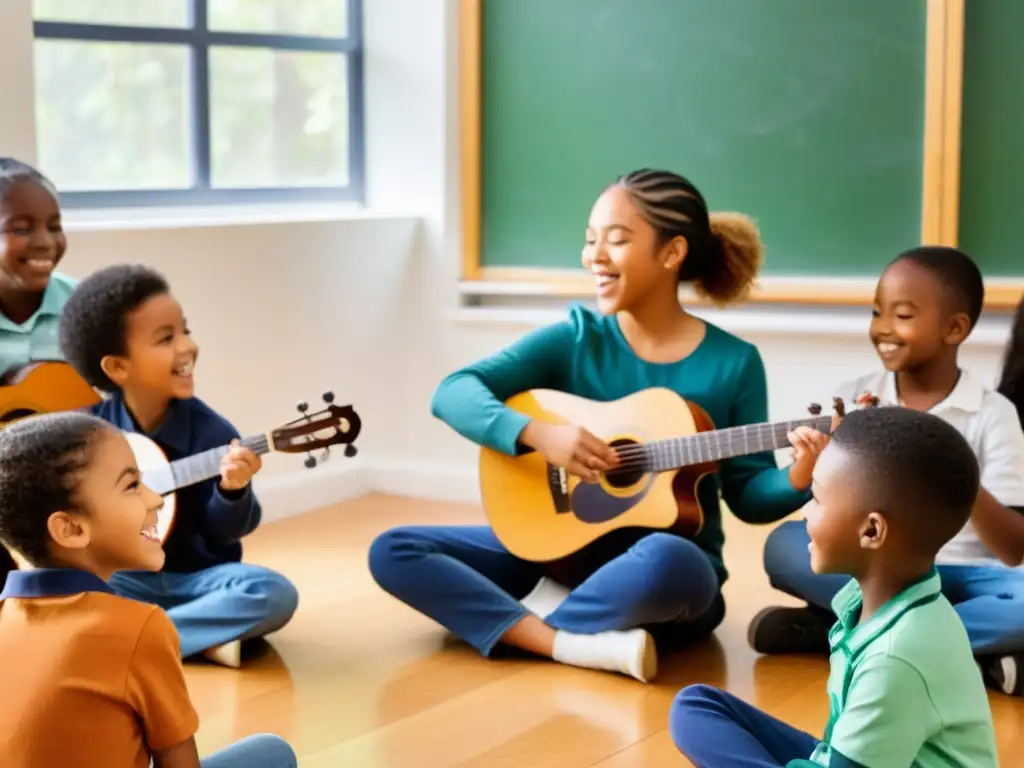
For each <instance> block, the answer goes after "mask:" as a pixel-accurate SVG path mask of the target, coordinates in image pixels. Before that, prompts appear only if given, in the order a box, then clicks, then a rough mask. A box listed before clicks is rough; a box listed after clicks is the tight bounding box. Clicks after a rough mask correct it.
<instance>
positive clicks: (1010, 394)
mask: <svg viewBox="0 0 1024 768" xmlns="http://www.w3.org/2000/svg"><path fill="white" fill-rule="evenodd" d="M997 390H998V392H999V393H1000V394H1001V395H1005V396H1006V397H1007V398H1009V400H1010V402H1011V403H1013V405H1014V407H1015V408H1016V409H1017V417H1018V418H1019V419H1020V423H1021V424H1022V425H1024V296H1021V299H1020V303H1019V304H1018V305H1017V314H1015V315H1014V316H1013V326H1012V327H1011V328H1010V340H1009V342H1007V344H1006V355H1005V356H1004V357H1003V372H1002V375H1001V376H1000V377H999V386H998V387H997Z"/></svg>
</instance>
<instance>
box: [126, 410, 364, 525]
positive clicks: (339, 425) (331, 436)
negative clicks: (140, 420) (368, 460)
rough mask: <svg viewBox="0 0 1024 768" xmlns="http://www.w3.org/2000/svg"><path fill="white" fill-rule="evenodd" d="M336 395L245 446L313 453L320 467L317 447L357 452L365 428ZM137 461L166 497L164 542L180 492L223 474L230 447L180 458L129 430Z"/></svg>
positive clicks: (160, 521)
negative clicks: (337, 402) (222, 464)
mask: <svg viewBox="0 0 1024 768" xmlns="http://www.w3.org/2000/svg"><path fill="white" fill-rule="evenodd" d="M333 400H334V395H332V394H331V393H330V392H328V393H327V394H325V395H324V402H325V403H326V404H327V407H326V408H324V409H323V410H321V411H318V412H316V413H311V414H308V415H304V416H303V417H302V418H300V419H296V420H295V421H291V422H289V423H287V424H284V425H283V426H280V427H278V428H277V429H273V430H271V431H270V432H267V433H265V434H262V435H252V436H250V437H245V438H242V440H241V443H242V445H244V446H246V447H247V448H249V449H250V450H252V452H253V453H255V454H256V455H257V456H261V455H263V454H265V453H269V452H271V451H280V452H281V453H309V454H310V456H309V457H308V458H307V459H306V466H307V467H310V468H312V467H314V466H316V458H315V457H313V455H312V451H317V450H320V449H325V450H327V449H329V448H330V446H332V445H344V446H345V455H346V456H355V454H356V448H355V445H354V443H355V440H356V438H357V437H359V433H360V431H361V430H362V420H361V419H360V418H359V414H357V413H356V411H355V409H354V408H353V407H352V406H351V405H334V404H333ZM307 410H308V408H307V406H306V404H305V403H300V404H299V412H300V413H303V414H306V411H307ZM125 437H126V438H127V439H128V443H129V445H131V447H132V452H133V453H134V454H135V461H136V463H137V464H138V466H139V470H140V471H141V472H142V482H143V483H145V484H146V485H147V486H149V487H150V488H152V489H153V490H154V491H156V492H157V493H159V494H160V495H161V496H163V497H164V506H163V509H161V510H160V512H159V513H158V515H157V524H156V530H157V535H158V536H159V537H160V541H161V542H164V541H167V537H168V536H169V535H170V533H171V529H172V528H173V526H174V515H175V511H176V509H175V507H176V505H175V502H176V496H175V491H179V490H181V489H182V488H187V487H188V486H190V485H195V484H196V483H201V482H203V481H204V480H209V479H210V478H212V477H217V476H218V475H219V474H220V461H221V459H222V458H223V457H224V455H225V454H227V452H228V451H229V450H230V446H228V445H222V446H219V447H217V448H211V449H210V450H208V451H203V452H202V453H197V454H195V455H194V456H187V457H185V458H184V459H178V460H177V461H168V459H167V455H166V454H165V453H164V452H163V450H162V449H161V448H160V446H158V445H157V444H156V443H155V442H153V440H151V439H150V438H148V437H146V436H145V435H143V434H140V433H138V432H126V433H125Z"/></svg>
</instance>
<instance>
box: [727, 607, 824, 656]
mask: <svg viewBox="0 0 1024 768" xmlns="http://www.w3.org/2000/svg"><path fill="white" fill-rule="evenodd" d="M835 621H836V620H835V617H834V616H833V615H832V614H831V613H828V612H826V611H823V610H821V609H819V608H812V607H807V608H777V607H775V608H765V609H764V610H762V611H761V612H760V613H758V614H757V615H756V616H755V617H754V618H753V619H752V620H751V622H750V627H749V628H748V629H747V642H749V643H750V647H751V648H753V649H754V650H755V651H757V652H758V653H765V654H775V653H813V654H828V653H829V650H830V649H829V644H828V633H829V630H830V629H832V625H833V624H835Z"/></svg>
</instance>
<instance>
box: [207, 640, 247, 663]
mask: <svg viewBox="0 0 1024 768" xmlns="http://www.w3.org/2000/svg"><path fill="white" fill-rule="evenodd" d="M203 656H205V657H206V658H208V659H209V660H210V661H213V662H216V663H217V664H220V665H221V666H223V667H231V668H232V669H238V668H239V667H240V666H242V642H241V641H240V640H232V641H231V642H230V643H224V645H215V646H214V647H213V648H207V649H206V650H205V651H203Z"/></svg>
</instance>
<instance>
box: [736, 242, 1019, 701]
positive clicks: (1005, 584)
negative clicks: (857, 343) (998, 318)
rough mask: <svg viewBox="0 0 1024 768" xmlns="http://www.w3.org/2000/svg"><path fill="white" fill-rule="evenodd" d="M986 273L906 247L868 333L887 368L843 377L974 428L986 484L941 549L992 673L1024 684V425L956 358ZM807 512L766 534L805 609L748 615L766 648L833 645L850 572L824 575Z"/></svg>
mask: <svg viewBox="0 0 1024 768" xmlns="http://www.w3.org/2000/svg"><path fill="white" fill-rule="evenodd" d="M984 291H985V289H984V283H983V281H982V277H981V272H980V271H979V270H978V267H977V266H976V265H975V264H974V262H973V261H972V260H971V259H970V258H969V257H968V256H967V255H966V254H964V253H962V252H961V251H958V250H956V249H953V248H944V247H937V246H927V247H920V248H914V249H912V250H909V251H906V252H904V253H902V254H900V256H898V257H897V258H896V259H895V260H894V261H893V262H892V263H891V264H890V265H889V266H888V268H887V269H886V270H885V272H884V273H883V274H882V277H881V279H880V280H879V282H878V287H877V289H876V292H875V302H874V309H873V311H872V320H871V330H870V338H871V342H872V344H873V345H874V347H875V349H876V350H877V351H878V356H879V357H880V358H881V360H882V363H883V365H884V366H885V371H883V372H880V373H877V374H872V375H869V376H864V377H862V378H860V379H858V380H856V381H854V382H850V383H848V384H846V385H844V386H843V387H842V388H841V389H840V391H839V392H837V393H836V394H837V395H838V396H841V397H843V398H844V400H845V401H846V402H847V403H852V402H854V401H855V400H856V398H857V397H858V396H860V395H862V394H864V393H870V394H871V395H874V396H876V397H877V398H878V400H879V405H881V406H897V405H898V406H903V407H907V408H913V409H915V410H919V411H927V412H929V413H932V414H934V415H936V416H939V417H941V418H942V419H944V420H945V421H947V422H949V423H950V424H952V425H953V426H954V427H956V428H957V430H959V431H960V433H961V434H962V435H963V436H964V437H965V438H966V439H967V442H968V443H969V444H970V446H971V448H972V449H973V450H974V453H975V455H976V456H977V458H978V464H979V466H980V469H981V492H980V493H979V494H978V499H977V501H976V503H975V506H974V510H973V511H972V513H971V519H970V521H969V522H968V523H967V525H966V526H964V528H963V529H962V530H961V531H960V532H959V533H958V534H957V535H956V536H955V537H954V538H953V539H952V540H951V541H950V542H949V543H947V544H946V545H945V546H944V547H943V548H942V549H941V550H940V551H939V554H938V557H937V558H936V562H937V564H938V568H939V573H940V575H941V578H942V591H943V594H944V595H945V596H946V597H947V598H948V599H949V601H950V602H951V603H953V605H954V606H955V607H956V610H957V613H958V614H959V615H960V618H961V620H962V621H963V623H964V626H965V627H966V629H967V634H968V637H969V638H970V641H971V647H972V649H973V651H974V653H975V656H976V657H977V658H978V660H979V662H980V663H981V666H982V671H983V673H984V675H985V678H986V681H987V682H988V683H989V684H990V685H992V686H993V687H995V688H997V689H999V690H1001V691H1003V692H1004V693H1007V694H1010V695H1017V696H1020V695H1024V569H1021V568H1019V566H1021V564H1022V563H1024V430H1022V429H1021V423H1020V420H1019V419H1018V414H1017V411H1016V409H1015V408H1014V405H1013V404H1012V403H1011V402H1010V401H1009V400H1008V399H1007V398H1006V397H1004V396H1003V395H1001V394H999V393H998V392H995V391H992V390H991V389H988V388H987V387H985V386H984V385H983V384H982V383H981V382H980V381H978V380H977V379H976V378H974V377H973V376H971V375H970V374H969V373H968V372H967V371H965V370H962V369H961V368H960V367H959V365H958V363H957V354H958V351H959V348H960V344H962V343H963V342H964V340H965V339H966V338H967V337H968V335H970V332H971V331H972V330H973V328H974V325H975V323H976V322H977V320H978V317H979V316H980V315H981V310H982V305H983V303H984ZM808 542H809V538H808V536H807V531H806V526H805V524H804V523H803V522H802V521H801V522H789V523H784V524H783V525H781V526H779V527H778V528H777V529H776V530H775V531H773V532H772V534H771V535H770V536H769V537H768V541H767V543H766V545H765V552H764V562H765V570H766V571H767V573H768V577H769V579H770V581H771V583H772V586H774V587H775V588H776V589H779V590H781V591H783V592H787V593H789V594H791V595H794V596H797V597H800V598H801V599H804V600H806V601H807V602H808V607H807V608H766V609H765V610H763V611H761V612H760V613H759V614H758V615H757V616H755V617H754V620H753V621H752V622H751V624H750V629H749V633H748V636H749V639H750V644H751V645H752V646H753V648H754V650H756V651H758V652H759V653H828V650H829V644H828V631H829V628H830V627H831V626H832V624H833V623H834V622H835V616H834V615H833V614H832V612H831V609H830V606H831V602H832V598H833V597H834V596H835V594H836V593H837V592H838V591H839V590H840V589H841V588H842V587H843V586H844V585H845V584H846V583H847V581H849V579H848V578H847V577H845V576H840V575H816V574H814V573H813V572H812V571H811V567H810V560H809V555H808V551H807V545H808Z"/></svg>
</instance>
